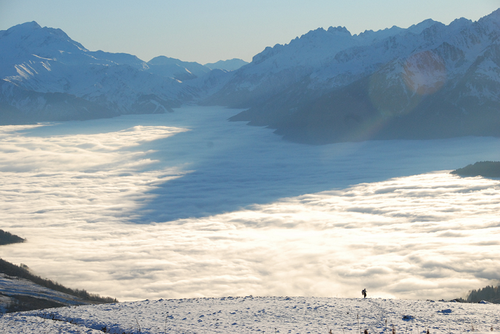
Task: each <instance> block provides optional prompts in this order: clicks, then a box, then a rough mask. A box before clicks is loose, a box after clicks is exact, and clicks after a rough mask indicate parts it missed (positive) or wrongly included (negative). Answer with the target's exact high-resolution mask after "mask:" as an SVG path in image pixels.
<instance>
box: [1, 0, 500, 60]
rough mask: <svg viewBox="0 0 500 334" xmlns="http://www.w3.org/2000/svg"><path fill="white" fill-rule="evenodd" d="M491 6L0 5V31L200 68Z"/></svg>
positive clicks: (75, 0) (166, 0)
mask: <svg viewBox="0 0 500 334" xmlns="http://www.w3.org/2000/svg"><path fill="white" fill-rule="evenodd" d="M499 7H500V0H476V1H473V2H472V1H471V0H419V1H414V0H413V1H409V0H341V1H340V0H308V1H305V0H249V1H247V0H241V1H240V0H141V1H137V0H85V1H80V0H0V30H5V29H8V28H10V27H11V26H13V25H16V24H19V23H23V22H27V21H37V22H38V23H39V24H40V25H41V26H48V27H54V28H61V29H62V30H64V31H65V32H66V33H67V34H68V35H69V36H70V37H71V38H73V39H74V40H76V41H78V42H80V43H82V44H83V45H84V46H85V47H86V48H87V49H89V50H104V51H109V52H126V53H131V54H134V55H136V56H138V57H139V58H141V59H143V60H145V61H148V60H150V59H151V58H153V57H155V56H158V55H165V56H168V57H174V58H179V59H182V60H185V61H197V62H200V63H207V62H215V61H217V60H221V59H222V60H224V59H230V58H242V59H244V60H246V61H250V60H251V58H252V56H254V55H255V54H257V53H259V52H261V51H262V50H263V49H264V48H265V47H266V46H273V45H274V44H277V43H279V44H285V43H288V42H289V41H290V40H291V39H293V38H295V37H297V36H301V35H303V34H305V33H307V32H308V31H309V30H313V29H316V28H319V27H323V28H325V29H326V28H328V27H330V26H345V27H346V28H347V29H348V30H349V31H350V32H351V33H353V34H357V33H360V32H363V31H364V30H366V29H372V30H378V29H384V28H387V27H391V26H393V25H397V26H399V27H402V28H406V27H408V26H410V25H412V24H415V23H418V22H421V21H423V20H425V19H428V18H432V19H434V20H436V21H440V22H443V23H445V24H448V23H450V22H451V21H452V20H453V19H455V18H458V17H465V18H468V19H471V20H474V21H476V20H478V19H479V18H481V17H482V16H485V15H488V14H489V13H491V12H492V11H494V10H495V9H497V8H499Z"/></svg>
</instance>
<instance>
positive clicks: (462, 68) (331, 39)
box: [207, 10, 500, 143]
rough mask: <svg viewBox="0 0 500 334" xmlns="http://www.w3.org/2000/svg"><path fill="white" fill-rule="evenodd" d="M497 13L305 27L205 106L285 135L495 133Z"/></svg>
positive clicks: (499, 47) (321, 139) (318, 139)
mask: <svg viewBox="0 0 500 334" xmlns="http://www.w3.org/2000/svg"><path fill="white" fill-rule="evenodd" d="M499 66H500V10H497V11H495V12H493V13H492V14H490V15H488V16H486V17H484V18H482V19H480V20H479V21H477V22H471V21H469V20H466V19H457V20H455V21H453V22H452V23H451V24H449V25H447V26H446V25H444V24H441V23H438V22H434V21H432V20H427V21H424V22H422V23H420V24H418V25H415V26H412V27H410V28H408V29H400V28H397V27H393V28H391V29H386V30H383V31H378V32H371V31H370V32H365V33H363V34H359V35H354V36H353V35H351V34H350V33H349V32H348V31H347V30H346V29H345V28H330V29H328V30H327V31H325V30H323V29H318V30H315V31H311V32H309V33H308V34H306V35H304V36H302V37H301V38H298V39H295V40H293V41H291V42H290V43H289V44H287V45H276V46H274V47H273V48H267V49H266V50H264V51H263V52H262V53H260V54H258V55H256V56H255V57H254V59H253V61H252V63H251V64H249V65H247V66H245V67H243V68H241V69H240V70H238V71H235V72H234V73H233V77H232V79H231V80H230V81H229V82H228V83H227V84H226V85H225V86H224V87H223V88H222V89H221V90H220V91H218V92H217V93H216V94H214V95H213V96H211V97H210V98H209V99H207V103H209V104H210V103H213V104H223V105H229V106H233V107H245V108H250V109H249V110H246V111H244V112H242V113H240V114H239V115H237V116H235V117H233V118H232V120H239V121H250V123H251V124H254V125H267V126H270V127H272V128H276V129H277V131H276V132H277V133H278V134H281V135H283V136H284V137H285V138H286V139H290V140H294V141H300V142H307V143H328V142H335V141H345V140H365V139H370V138H377V139H391V138H414V139H417V138H439V137H450V136H462V135H494V136H497V135H500V94H499V92H500V67H499Z"/></svg>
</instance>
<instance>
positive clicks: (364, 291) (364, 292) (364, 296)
mask: <svg viewBox="0 0 500 334" xmlns="http://www.w3.org/2000/svg"><path fill="white" fill-rule="evenodd" d="M361 294H362V295H363V298H366V289H363V290H361Z"/></svg>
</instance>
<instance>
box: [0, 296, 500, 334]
mask: <svg viewBox="0 0 500 334" xmlns="http://www.w3.org/2000/svg"><path fill="white" fill-rule="evenodd" d="M499 311H500V308H499V305H495V304H461V303H449V302H437V301H423V300H397V299H370V298H367V299H343V298H314V297H252V296H247V297H222V298H197V299H178V300H176V299H170V300H151V301H148V300H146V301H141V302H134V303H119V304H111V305H99V306H79V307H67V308H58V309H47V310H41V311H33V312H24V313H17V314H7V315H4V316H3V317H2V318H0V330H1V331H2V333H13V334H14V333H16V334H17V333H33V332H37V333H44V332H45V333H57V332H58V331H59V332H63V333H99V332H100V333H102V332H101V330H106V331H107V332H109V333H123V332H125V333H151V334H153V333H154V334H158V333H318V334H319V333H322V334H327V333H346V332H347V333H356V332H357V333H359V331H360V330H361V331H364V330H368V333H391V332H392V330H393V328H394V330H395V331H396V333H425V331H426V330H429V332H430V333H432V334H434V333H467V332H483V333H492V332H495V333H499V332H500V312H499Z"/></svg>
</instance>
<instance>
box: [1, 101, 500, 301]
mask: <svg viewBox="0 0 500 334" xmlns="http://www.w3.org/2000/svg"><path fill="white" fill-rule="evenodd" d="M232 113H234V111H230V110H220V109H217V108H194V107H191V108H183V109H179V110H177V111H176V112H175V113H174V114H167V115H149V116H128V117H121V118H119V119H115V120H99V121H93V122H100V123H101V122H104V124H107V123H106V122H110V123H109V124H112V123H113V122H114V123H113V124H116V123H117V122H118V123H119V122H121V125H120V128H116V127H115V128H113V129H112V130H111V128H112V127H111V126H110V127H109V129H108V130H106V131H101V132H100V133H85V132H86V131H84V130H83V128H84V126H86V125H87V124H89V123H85V122H81V123H78V122H68V123H62V124H60V125H58V126H59V128H57V127H54V129H53V130H52V132H53V133H54V134H50V131H46V132H42V130H43V129H49V130H50V127H48V126H43V127H36V126H16V127H0V152H1V154H0V182H1V184H2V187H1V188H0V210H1V212H2V227H1V228H2V229H5V230H7V231H9V232H12V233H15V234H18V235H20V236H22V237H26V238H27V239H28V242H27V243H24V244H16V245H9V246H2V257H4V258H5V259H6V260H8V261H12V262H14V263H17V264H19V263H25V264H27V265H28V266H29V267H30V268H32V269H33V270H34V271H35V273H37V274H39V275H42V276H45V277H49V278H51V279H54V280H56V281H58V282H60V283H63V284H66V285H69V286H71V287H75V288H85V289H87V290H89V291H91V292H95V293H99V294H103V295H109V296H113V297H117V298H118V299H120V300H134V299H145V298H150V299H152V298H165V297H168V298H184V297H195V296H224V295H249V294H252V295H314V296H338V297H357V296H358V295H360V292H359V291H360V290H361V289H362V288H363V287H366V288H367V289H368V290H369V292H370V295H371V296H383V297H399V298H419V299H422V298H453V297H459V296H462V295H463V294H464V293H465V292H466V291H467V290H469V289H472V288H478V287H482V286H484V285H485V284H490V282H492V280H498V279H499V278H500V271H499V269H498V262H497V257H498V250H499V247H500V242H499V241H498V240H499V234H500V219H499V218H498V212H499V210H500V182H499V181H498V180H489V179H483V178H460V177H457V176H454V175H451V174H449V171H447V170H444V171H443V169H445V168H443V167H444V166H453V167H454V168H457V167H462V166H463V165H465V164H467V163H472V162H475V161H477V160H495V159H497V160H498V158H499V152H497V150H495V149H492V148H495V147H499V146H498V144H499V140H498V139H495V138H460V139H449V140H436V141H421V142H420V141H387V142H367V143H344V144H334V145H325V146H318V147H314V146H305V145H299V144H293V143H287V142H283V141H281V140H279V138H278V137H277V136H275V135H273V134H272V132H271V130H269V129H264V128H257V127H249V126H246V125H245V124H243V123H229V122H226V121H225V120H226V119H227V117H228V115H230V114H232ZM193 116H197V117H193ZM138 124H141V125H140V126H139V125H138ZM153 124H156V125H153ZM165 125H168V126H165ZM103 127H104V128H106V126H105V125H103ZM58 131H59V132H61V133H62V132H64V133H65V134H57V133H58ZM42 134H43V135H42ZM207 143H212V144H211V145H207ZM243 158H246V159H243ZM450 163H451V165H450ZM433 170H434V172H432V171H433ZM389 175H391V176H389ZM240 181H241V182H240ZM238 185H244V186H240V187H239V186H238ZM269 189H271V190H270V191H269ZM227 203H230V205H227ZM228 208H229V210H228ZM203 212H208V213H209V214H203ZM162 217H164V218H163V219H162ZM165 217H170V218H172V219H165ZM137 223H140V224H137Z"/></svg>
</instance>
